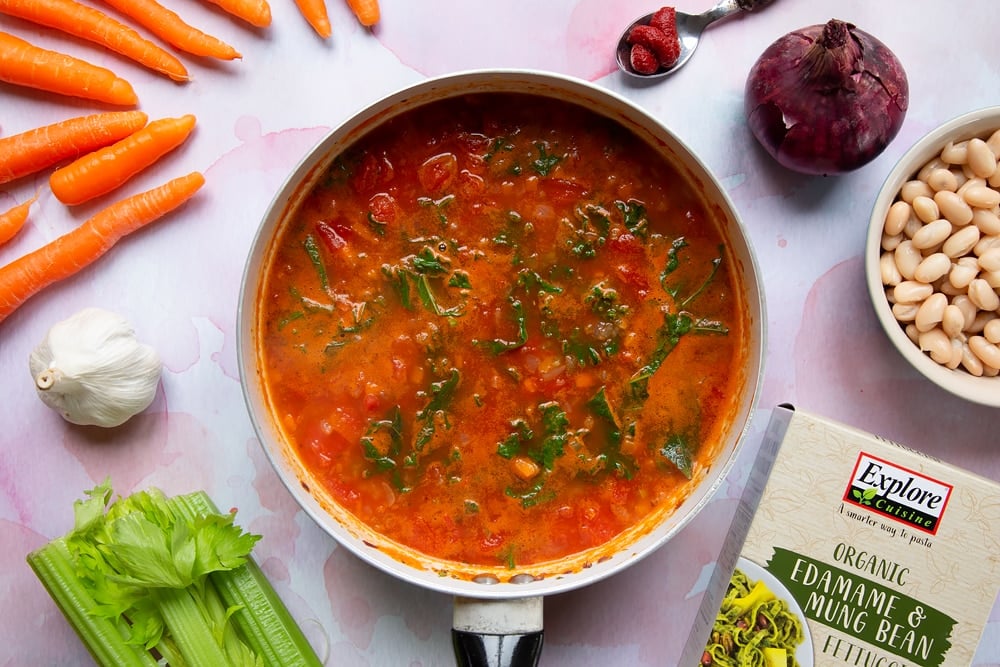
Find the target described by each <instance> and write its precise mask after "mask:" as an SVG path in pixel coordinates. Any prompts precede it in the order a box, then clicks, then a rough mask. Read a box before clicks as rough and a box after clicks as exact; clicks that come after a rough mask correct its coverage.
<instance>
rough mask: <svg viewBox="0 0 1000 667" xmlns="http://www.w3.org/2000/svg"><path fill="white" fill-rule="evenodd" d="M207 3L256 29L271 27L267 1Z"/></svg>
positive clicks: (224, 0)
mask: <svg viewBox="0 0 1000 667" xmlns="http://www.w3.org/2000/svg"><path fill="white" fill-rule="evenodd" d="M208 2H211V3H212V4H213V5H216V6H217V7H219V8H220V9H222V10H223V11H224V12H226V13H227V14H232V15H233V16H235V17H236V18H238V19H242V20H244V21H246V22H247V23H249V24H250V25H252V26H255V27H257V28H266V27H267V26H269V25H271V6H270V5H269V4H267V0H208Z"/></svg>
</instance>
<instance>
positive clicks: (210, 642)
mask: <svg viewBox="0 0 1000 667" xmlns="http://www.w3.org/2000/svg"><path fill="white" fill-rule="evenodd" d="M111 498H112V489H111V484H110V481H108V480H105V481H104V483H102V484H100V485H98V486H97V487H95V488H93V489H91V490H89V491H87V498H86V499H84V500H78V501H76V503H75V504H74V514H75V522H74V527H73V529H72V530H71V531H70V532H69V533H67V534H66V535H64V536H63V537H59V538H56V539H54V540H52V541H51V542H49V543H48V544H46V545H44V546H43V547H41V548H40V549H37V550H36V551H33V552H32V553H30V554H29V555H28V557H27V560H28V564H29V565H30V566H31V567H32V569H33V570H34V571H35V573H36V575H37V576H38V578H39V580H40V581H41V582H42V584H43V585H44V586H45V588H46V589H47V590H48V591H49V593H50V595H51V596H52V598H53V599H54V600H55V602H56V604H57V605H58V606H59V607H60V609H61V610H62V612H63V614H64V615H65V616H66V618H67V620H69V622H70V623H71V624H72V625H73V628H74V630H76V632H77V634H78V635H79V637H80V639H81V640H82V641H83V642H84V644H85V645H86V646H87V648H88V650H89V651H90V652H91V654H92V655H93V657H94V658H95V660H96V661H97V662H98V663H99V664H102V665H155V664H164V663H163V661H165V663H166V664H168V665H222V666H226V665H264V664H267V665H279V666H280V665H291V664H295V665H319V664H320V662H319V660H318V658H317V657H316V655H315V653H314V652H313V650H312V648H311V647H310V646H309V644H308V642H307V641H306V640H305V638H304V636H303V635H302V633H301V630H300V629H299V628H298V626H297V625H296V624H295V621H294V620H293V619H292V618H291V616H290V615H289V614H288V611H287V610H286V609H285V607H284V605H283V604H282V603H281V600H280V599H279V598H278V597H277V595H276V594H275V593H274V591H273V589H271V587H270V584H269V583H268V582H267V580H266V578H264V576H263V574H262V573H261V572H260V570H259V568H258V567H257V565H256V564H255V563H254V562H253V560H252V559H251V558H250V554H251V551H252V550H253V548H254V545H255V544H256V543H257V541H258V540H259V539H260V536H259V535H253V534H250V533H246V532H244V531H243V530H242V529H241V528H240V527H238V526H237V525H235V524H234V521H233V520H234V517H235V513H234V512H230V513H227V514H222V513H220V512H219V511H218V509H216V508H215V506H214V505H213V504H212V503H211V500H209V499H208V497H207V495H205V494H203V493H194V494H189V495H186V496H177V497H175V498H167V497H166V496H165V495H164V494H163V493H162V492H161V491H159V490H158V489H149V490H147V491H137V492H135V493H133V494H132V495H130V496H128V497H125V498H121V497H119V498H117V499H115V500H114V501H112V499H111ZM158 661H160V662H158Z"/></svg>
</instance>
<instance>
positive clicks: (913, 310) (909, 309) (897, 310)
mask: <svg viewBox="0 0 1000 667" xmlns="http://www.w3.org/2000/svg"><path fill="white" fill-rule="evenodd" d="M919 308H920V306H918V305H917V304H915V303H894V304H892V315H893V317H895V318H896V320H898V321H899V322H912V321H913V320H915V319H917V310H918V309H919Z"/></svg>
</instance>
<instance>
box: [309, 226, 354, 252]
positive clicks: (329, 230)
mask: <svg viewBox="0 0 1000 667" xmlns="http://www.w3.org/2000/svg"><path fill="white" fill-rule="evenodd" d="M316 234H317V235H318V236H319V238H320V241H322V242H323V245H324V246H326V249H327V250H329V251H330V252H336V251H337V250H340V249H341V248H343V247H344V246H346V245H347V239H349V238H350V237H351V236H353V234H354V232H353V231H352V230H351V228H350V227H348V226H347V225H345V224H343V223H337V222H324V221H323V220H320V221H319V222H317V223H316Z"/></svg>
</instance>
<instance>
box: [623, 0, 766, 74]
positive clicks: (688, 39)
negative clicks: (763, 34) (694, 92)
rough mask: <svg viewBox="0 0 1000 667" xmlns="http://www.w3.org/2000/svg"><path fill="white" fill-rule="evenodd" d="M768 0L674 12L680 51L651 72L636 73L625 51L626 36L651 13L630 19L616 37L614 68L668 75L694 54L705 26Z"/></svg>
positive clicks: (729, 0) (734, 0)
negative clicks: (630, 21) (671, 63)
mask: <svg viewBox="0 0 1000 667" xmlns="http://www.w3.org/2000/svg"><path fill="white" fill-rule="evenodd" d="M769 2H771V0H719V3H718V4H716V5H715V6H714V7H712V8H711V9H709V10H708V11H705V12H702V13H701V14H685V13H684V12H676V16H677V37H678V39H679V40H680V43H681V53H680V55H679V56H678V57H677V60H675V61H674V64H673V65H671V66H670V67H666V68H660V69H659V70H657V71H656V72H654V73H653V74H640V73H639V72H636V71H635V70H634V69H632V65H631V61H630V59H629V52H630V51H631V50H632V45H631V44H629V43H628V35H629V33H630V32H631V31H632V28H634V27H635V26H637V25H640V24H647V23H649V20H650V19H651V18H653V13H650V14H646V15H645V16H642V17H640V18H639V19H637V20H635V21H633V22H632V23H631V24H630V25H629V26H628V28H626V29H625V31H624V32H623V33H622V35H621V37H620V38H619V39H618V49H617V50H616V52H615V59H616V60H617V61H618V69H620V70H621V71H622V72H624V73H625V74H628V75H629V76H634V77H636V78H637V79H659V78H662V77H665V76H667V75H668V74H672V73H673V72H676V71H677V70H678V69H680V67H681V65H683V64H684V63H686V62H687V61H688V59H689V58H690V57H691V56H692V54H694V50H695V49H696V48H697V47H698V40H699V38H700V37H701V33H702V31H704V30H705V28H707V27H708V26H710V25H711V24H713V23H715V22H716V21H719V20H721V19H724V18H726V17H727V16H731V15H732V14H735V13H737V12H741V11H750V10H753V9H757V8H758V7H760V6H762V5H765V4H768V3H769ZM654 13H655V12H654Z"/></svg>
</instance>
